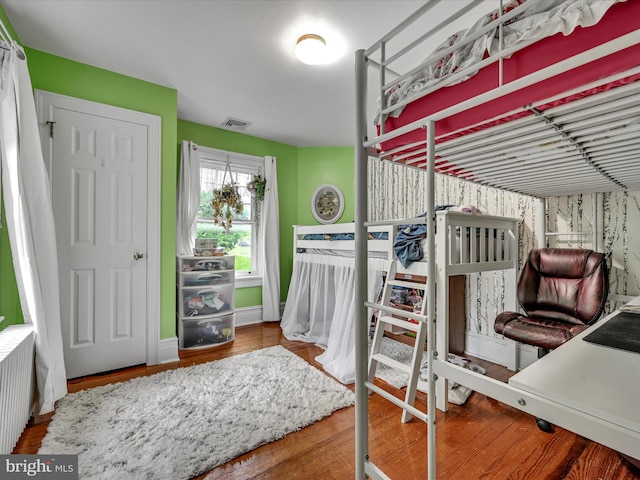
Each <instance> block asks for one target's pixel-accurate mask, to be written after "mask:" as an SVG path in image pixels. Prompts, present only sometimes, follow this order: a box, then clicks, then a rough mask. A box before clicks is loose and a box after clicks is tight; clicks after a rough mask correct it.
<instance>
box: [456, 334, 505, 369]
mask: <svg viewBox="0 0 640 480" xmlns="http://www.w3.org/2000/svg"><path fill="white" fill-rule="evenodd" d="M464 337H465V347H464V353H465V354H467V355H471V356H473V357H477V358H481V359H483V360H487V361H489V362H492V363H497V364H498V365H504V366H507V365H508V364H509V351H510V345H509V343H508V342H507V341H506V340H502V339H500V338H495V337H488V336H486V335H481V334H479V333H475V332H464Z"/></svg>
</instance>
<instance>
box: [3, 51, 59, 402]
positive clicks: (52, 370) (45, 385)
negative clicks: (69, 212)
mask: <svg viewBox="0 0 640 480" xmlns="http://www.w3.org/2000/svg"><path fill="white" fill-rule="evenodd" d="M18 49H19V50H20V52H21V53H24V52H22V49H20V47H18V46H14V48H10V49H4V48H2V49H0V56H2V65H1V68H2V73H1V78H0V81H1V82H2V84H1V86H0V88H1V98H0V141H1V142H2V150H1V154H2V187H3V199H4V206H5V212H6V225H7V229H8V233H9V243H10V245H11V255H12V258H13V266H14V270H15V274H16V280H17V283H18V291H19V295H20V305H21V307H22V313H23V315H24V321H25V322H26V323H32V324H33V326H34V329H35V332H36V380H37V385H38V402H39V406H40V410H39V412H40V414H45V413H48V412H51V411H53V409H54V405H55V401H56V400H58V399H59V398H62V397H63V396H64V395H66V393H67V378H66V372H65V366H64V354H63V348H62V330H61V325H60V298H59V283H58V257H57V250H56V234H55V227H54V222H53V209H52V206H51V194H50V186H49V180H48V176H47V171H46V167H45V164H44V159H43V156H42V147H41V145H40V137H39V134H38V124H37V120H36V109H35V103H34V100H33V90H32V87H31V78H30V77H29V70H28V69H27V62H26V60H20V59H19V58H18V57H17V55H18V54H17V50H18Z"/></svg>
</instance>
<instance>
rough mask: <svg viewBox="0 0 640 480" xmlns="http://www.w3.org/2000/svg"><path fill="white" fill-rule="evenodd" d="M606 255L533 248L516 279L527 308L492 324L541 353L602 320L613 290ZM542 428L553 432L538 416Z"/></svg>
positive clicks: (539, 425) (591, 251) (519, 292)
mask: <svg viewBox="0 0 640 480" xmlns="http://www.w3.org/2000/svg"><path fill="white" fill-rule="evenodd" d="M606 260H607V255H606V254H604V253H599V252H594V251H593V250H587V249H576V248H540V249H533V250H531V252H530V253H529V257H528V258H527V261H526V262H525V265H524V267H523V269H522V273H521V274H520V278H519V280H518V287H517V294H518V301H519V303H520V306H521V307H522V310H523V311H524V313H518V312H502V313H500V314H499V315H498V316H497V317H496V320H495V323H494V330H495V332H496V333H499V334H501V335H503V336H505V337H506V338H510V339H512V340H515V341H517V342H520V343H525V344H528V345H532V346H534V347H538V358H540V357H541V356H543V355H545V354H546V353H548V352H549V351H551V350H554V349H556V348H558V347H560V346H561V345H563V344H564V343H566V342H567V341H569V340H571V339H572V338H573V337H575V336H576V335H579V334H580V333H582V332H583V331H585V330H586V329H587V328H589V326H591V325H593V324H594V323H595V322H597V321H598V319H599V318H600V316H601V315H602V312H603V311H604V306H605V304H606V301H607V297H608V294H609V271H608V268H607V262H606ZM536 423H537V425H538V427H539V428H540V430H542V431H544V432H551V431H553V428H552V426H551V424H550V423H549V422H547V421H546V420H543V419H540V418H537V419H536Z"/></svg>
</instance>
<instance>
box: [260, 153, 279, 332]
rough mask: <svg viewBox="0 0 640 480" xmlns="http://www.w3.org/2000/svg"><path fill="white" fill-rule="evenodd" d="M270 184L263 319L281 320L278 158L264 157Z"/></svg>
mask: <svg viewBox="0 0 640 480" xmlns="http://www.w3.org/2000/svg"><path fill="white" fill-rule="evenodd" d="M264 178H265V180H266V182H267V187H266V191H265V195H264V201H263V202H262V217H261V218H262V220H261V222H262V225H261V235H262V246H263V255H262V268H261V271H262V320H263V321H265V322H276V321H278V320H280V220H279V214H278V178H277V171H276V158H275V157H264Z"/></svg>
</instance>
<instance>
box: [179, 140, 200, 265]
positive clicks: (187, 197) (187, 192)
mask: <svg viewBox="0 0 640 480" xmlns="http://www.w3.org/2000/svg"><path fill="white" fill-rule="evenodd" d="M199 207H200V156H199V155H198V150H197V146H196V144H194V143H193V142H188V141H186V140H184V141H183V142H182V150H181V154H180V173H179V176H178V205H177V216H176V253H177V254H178V255H192V254H193V247H194V246H195V241H196V216H197V215H198V208H199Z"/></svg>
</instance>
